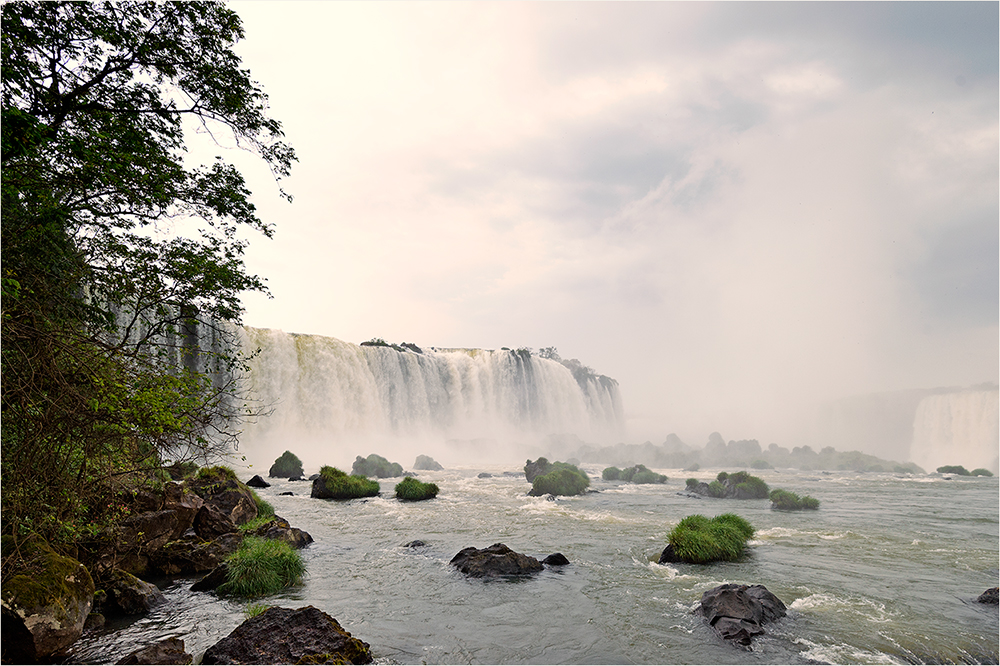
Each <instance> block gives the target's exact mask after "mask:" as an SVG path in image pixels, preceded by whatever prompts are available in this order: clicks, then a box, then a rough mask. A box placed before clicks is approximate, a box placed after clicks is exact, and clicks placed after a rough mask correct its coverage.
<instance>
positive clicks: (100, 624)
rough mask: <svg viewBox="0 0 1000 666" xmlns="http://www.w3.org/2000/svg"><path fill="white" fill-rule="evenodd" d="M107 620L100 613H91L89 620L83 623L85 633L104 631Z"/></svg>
mask: <svg viewBox="0 0 1000 666" xmlns="http://www.w3.org/2000/svg"><path fill="white" fill-rule="evenodd" d="M105 623H106V619H105V617H104V616H103V615H101V614H100V613H91V614H90V615H88V616H87V620H86V621H85V622H84V623H83V633H87V632H90V631H100V630H101V629H104V625H105Z"/></svg>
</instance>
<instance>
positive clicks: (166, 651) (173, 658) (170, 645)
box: [118, 638, 194, 664]
mask: <svg viewBox="0 0 1000 666" xmlns="http://www.w3.org/2000/svg"><path fill="white" fill-rule="evenodd" d="M193 662H194V657H193V656H192V655H190V654H188V653H187V652H185V651H184V641H182V640H181V639H179V638H166V639H164V640H162V641H160V642H159V643H154V644H153V645H150V646H147V647H144V648H142V649H141V650H136V651H135V652H133V653H132V654H130V655H128V656H127V657H125V658H124V659H122V660H121V661H119V662H118V663H119V664H191V663H193Z"/></svg>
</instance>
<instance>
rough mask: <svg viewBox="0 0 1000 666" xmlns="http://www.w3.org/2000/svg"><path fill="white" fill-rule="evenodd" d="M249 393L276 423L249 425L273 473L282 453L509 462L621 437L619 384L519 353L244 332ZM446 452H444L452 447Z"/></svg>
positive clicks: (312, 461)
mask: <svg viewBox="0 0 1000 666" xmlns="http://www.w3.org/2000/svg"><path fill="white" fill-rule="evenodd" d="M243 345H244V350H245V351H246V352H247V353H253V352H255V351H256V350H258V349H259V350H260V351H259V352H257V353H256V354H255V355H254V356H253V358H252V359H251V361H250V373H249V377H248V381H249V383H250V384H249V385H250V389H251V393H252V394H253V395H254V396H255V397H256V399H257V400H259V401H260V404H261V406H263V407H264V408H265V409H269V410H270V414H269V415H268V416H265V417H261V418H259V419H257V420H256V422H255V423H250V424H247V425H246V426H245V427H244V430H243V434H242V436H241V438H240V439H241V449H242V452H243V454H244V455H246V456H248V458H251V459H252V461H253V462H254V463H255V464H257V465H259V466H266V465H269V464H270V462H271V461H273V460H274V459H275V458H276V457H277V456H278V455H280V454H281V452H282V451H284V450H285V449H289V450H292V451H293V452H295V453H296V455H298V456H299V457H300V458H301V459H302V460H303V462H305V463H306V464H307V466H308V465H313V466H318V465H321V464H340V465H342V464H349V463H350V461H351V460H353V458H354V456H355V455H367V454H368V453H371V452H378V453H382V454H383V455H387V452H392V453H394V454H395V455H398V456H399V460H400V462H402V463H403V465H404V466H406V465H407V464H408V460H409V459H410V458H413V457H414V456H415V455H416V454H418V453H428V454H429V455H434V454H435V452H436V454H437V455H443V456H445V458H446V459H447V458H448V456H449V455H451V457H456V456H458V455H461V457H462V458H463V459H468V458H470V457H472V456H475V457H477V458H478V459H482V460H498V459H502V460H509V459H511V458H512V457H513V456H514V452H513V451H511V450H510V447H512V446H517V445H522V446H523V445H530V444H533V443H536V442H538V441H540V440H542V439H544V438H545V437H546V436H548V435H553V434H560V435H565V434H572V435H576V436H578V437H580V438H582V439H584V440H587V441H593V442H609V441H612V440H616V439H618V438H620V437H621V435H622V433H623V430H624V416H623V409H622V403H621V397H620V394H619V392H618V385H617V382H615V381H614V380H612V379H610V378H608V377H604V376H601V375H595V374H592V373H588V372H581V371H580V370H579V368H576V369H575V370H574V371H571V370H570V368H567V367H566V366H564V365H563V364H561V363H559V362H558V361H555V360H551V359H546V358H540V357H538V356H534V355H530V354H527V353H524V352H513V351H506V350H501V351H487V350H479V349H429V350H423V351H422V352H421V353H417V352H414V351H410V350H406V351H398V350H396V349H393V348H391V347H383V346H359V345H355V344H351V343H348V342H343V341H341V340H337V339H336V338H330V337H323V336H318V335H298V334H290V333H284V332H282V331H277V330H272V329H260V328H249V327H248V328H245V329H244V337H243ZM446 443H447V444H446Z"/></svg>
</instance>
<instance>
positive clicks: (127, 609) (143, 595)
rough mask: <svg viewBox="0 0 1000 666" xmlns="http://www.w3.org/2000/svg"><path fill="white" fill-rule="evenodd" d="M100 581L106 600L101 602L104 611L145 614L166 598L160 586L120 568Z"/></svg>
mask: <svg viewBox="0 0 1000 666" xmlns="http://www.w3.org/2000/svg"><path fill="white" fill-rule="evenodd" d="M102 583H103V585H104V592H105V593H106V595H107V601H106V602H105V603H104V604H102V608H103V609H104V611H105V613H107V612H108V611H110V612H117V613H121V614H123V615H145V614H146V613H148V612H149V611H151V610H152V609H153V608H154V607H156V606H159V605H160V604H162V603H163V602H165V601H166V600H167V598H166V597H165V596H163V592H160V588H158V587H156V586H155V585H153V584H152V583H147V582H146V581H144V580H140V579H138V578H136V577H135V576H133V575H132V574H130V573H128V572H127V571H122V570H121V569H114V570H113V571H112V572H111V574H110V576H108V579H107V580H104V581H102Z"/></svg>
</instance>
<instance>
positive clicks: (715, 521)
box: [668, 514, 754, 564]
mask: <svg viewBox="0 0 1000 666" xmlns="http://www.w3.org/2000/svg"><path fill="white" fill-rule="evenodd" d="M753 532H754V530H753V527H752V526H751V525H750V523H748V522H747V521H745V520H743V519H742V518H740V517H739V516H736V515H734V514H723V515H721V516H716V517H715V518H712V519H711V520H709V519H708V518H706V517H705V516H702V515H699V514H695V515H693V516H688V517H687V518H684V519H683V520H681V522H680V523H678V524H677V526H676V527H675V528H674V529H673V530H671V531H670V535H669V536H668V540H669V541H670V545H671V547H672V548H673V551H674V553H675V554H676V556H677V557H679V558H680V559H681V560H683V561H685V562H691V563H694V564H704V563H706V562H717V561H727V560H735V559H737V558H739V557H740V555H742V554H743V549H744V548H745V547H746V542H747V540H748V539H749V538H750V537H751V536H753Z"/></svg>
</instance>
